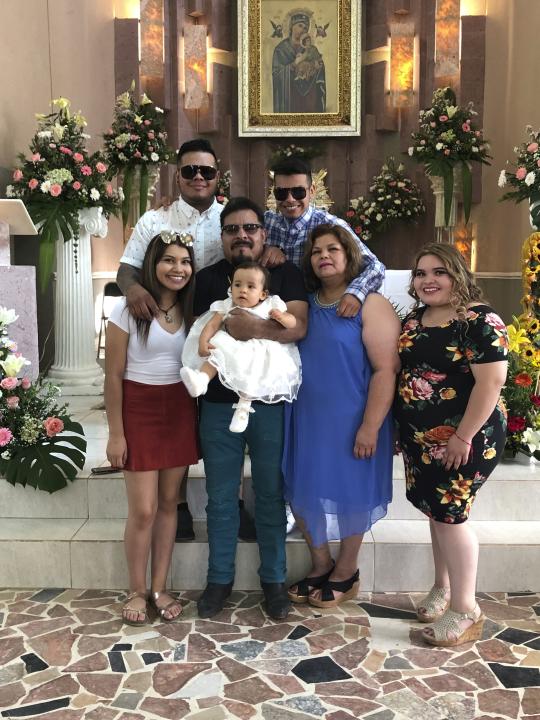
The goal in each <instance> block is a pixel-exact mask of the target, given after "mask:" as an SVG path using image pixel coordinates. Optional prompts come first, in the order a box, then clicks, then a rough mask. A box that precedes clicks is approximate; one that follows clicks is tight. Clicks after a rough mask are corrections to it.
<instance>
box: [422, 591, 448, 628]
mask: <svg viewBox="0 0 540 720" xmlns="http://www.w3.org/2000/svg"><path fill="white" fill-rule="evenodd" d="M449 598H450V589H449V588H440V587H436V586H435V585H434V586H433V587H432V588H431V590H430V591H429V592H428V594H427V595H426V597H424V598H422V600H420V602H419V603H418V606H417V608H416V617H417V618H418V622H421V623H432V622H435V620H437V618H440V617H441V615H444V613H445V612H446V610H447V609H448V606H449V604H450V600H449ZM422 611H423V612H422Z"/></svg>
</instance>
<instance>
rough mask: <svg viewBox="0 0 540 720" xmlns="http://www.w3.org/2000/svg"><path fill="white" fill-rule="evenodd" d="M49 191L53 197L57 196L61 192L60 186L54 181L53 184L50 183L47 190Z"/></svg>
mask: <svg viewBox="0 0 540 720" xmlns="http://www.w3.org/2000/svg"><path fill="white" fill-rule="evenodd" d="M49 192H50V193H51V195H52V196H53V197H58V196H59V195H60V193H61V192H62V186H61V185H59V184H58V183H54V185H51V189H50V190H49Z"/></svg>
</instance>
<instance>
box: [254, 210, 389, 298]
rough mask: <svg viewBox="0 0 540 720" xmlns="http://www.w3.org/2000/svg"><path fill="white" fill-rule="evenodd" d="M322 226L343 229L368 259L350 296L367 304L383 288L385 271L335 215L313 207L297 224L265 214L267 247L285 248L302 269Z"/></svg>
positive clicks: (365, 260)
mask: <svg viewBox="0 0 540 720" xmlns="http://www.w3.org/2000/svg"><path fill="white" fill-rule="evenodd" d="M322 223H331V224H332V225H340V226H341V227H342V228H345V230H347V232H348V233H349V234H350V235H351V236H352V237H353V238H354V239H355V240H356V242H357V243H358V247H359V248H360V251H361V253H362V256H363V258H364V269H363V270H362V274H361V275H359V276H358V277H357V278H355V279H354V280H353V281H352V282H351V284H350V285H349V287H348V288H347V292H348V293H350V294H351V295H354V296H355V297H357V298H358V299H359V300H360V302H364V300H365V299H366V296H367V295H368V294H369V293H370V292H377V290H379V288H380V287H381V285H382V283H383V280H384V271H385V267H384V265H383V264H382V262H380V260H378V259H377V258H376V257H375V255H374V254H373V253H372V252H371V250H369V249H368V248H367V247H366V246H365V245H364V243H363V242H362V241H361V240H360V238H359V237H358V236H357V235H355V233H354V232H353V231H352V229H351V227H350V226H349V225H348V224H347V223H346V222H345V221H344V220H342V219H341V218H338V217H336V216H335V215H332V214H331V213H329V212H327V211H326V210H320V209H319V208H316V207H313V205H310V206H309V208H308V209H307V210H306V212H305V213H304V214H303V215H302V216H301V217H299V218H297V219H296V220H294V221H293V222H290V221H289V220H287V219H286V218H285V217H284V216H283V215H282V214H281V213H276V212H272V211H271V210H267V211H266V212H265V214H264V227H265V228H266V232H267V238H266V243H267V245H274V246H277V247H279V248H281V249H282V250H283V252H284V253H285V257H286V258H287V260H290V261H291V262H293V263H294V264H295V265H297V266H298V267H300V266H301V264H302V256H303V255H304V245H305V244H306V240H307V237H308V234H309V233H310V232H311V231H312V230H313V229H314V228H315V227H317V225H322Z"/></svg>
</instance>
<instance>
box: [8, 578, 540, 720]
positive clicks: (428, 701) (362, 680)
mask: <svg viewBox="0 0 540 720" xmlns="http://www.w3.org/2000/svg"><path fill="white" fill-rule="evenodd" d="M197 595H198V593H196V592H184V593H182V594H181V598H182V604H183V605H184V614H183V618H182V620H181V621H177V622H174V623H170V624H158V622H157V620H155V619H154V622H153V624H150V625H148V626H146V627H144V628H132V627H127V626H123V625H122V623H121V622H120V621H119V620H118V615H119V609H120V607H121V600H122V597H123V594H122V593H119V592H114V591H95V590H86V591H84V590H61V589H45V590H40V591H36V590H24V591H21V590H3V591H0V627H1V629H0V715H1V716H2V717H5V718H19V717H30V718H47V719H49V720H77V719H78V718H89V720H90V719H91V720H139V719H141V718H175V719H176V718H186V719H187V718H189V719H190V720H191V719H193V720H195V719H197V720H220V719H221V718H240V719H241V720H244V719H246V720H247V719H248V718H254V719H255V718H265V720H308V719H309V720H316V719H321V720H352V719H353V718H370V720H404V719H405V718H407V719H408V720H419V719H422V720H448V719H451V720H473V719H474V720H488V718H498V719H499V720H501V719H502V718H505V719H506V718H520V719H521V718H523V719H525V718H526V719H527V720H540V593H538V594H534V593H515V594H512V593H508V594H506V593H493V594H490V595H487V594H481V595H480V596H479V601H480V604H481V606H482V608H483V610H484V612H485V614H486V615H487V616H488V617H489V620H488V621H487V622H486V624H485V627H484V637H483V639H482V640H481V641H479V642H477V643H475V644H473V643H469V644H468V645H463V646H461V647H459V648H457V649H456V650H448V649H444V650H443V649H436V648H428V647H426V646H423V644H422V642H421V640H420V638H419V632H420V629H421V627H422V626H420V625H419V624H418V623H417V622H416V621H415V616H414V613H413V608H414V602H415V600H417V599H418V597H419V596H418V595H414V594H407V593H400V594H391V593H386V594H375V593H373V594H371V593H363V594H360V595H359V596H358V599H357V600H356V601H349V602H348V603H345V604H344V605H342V606H341V607H340V608H337V609H333V610H326V611H325V610H323V611H318V610H316V608H311V607H309V606H296V607H295V608H294V609H293V612H292V613H291V614H290V615H289V617H288V618H287V620H286V621H283V622H280V623H276V622H273V621H270V620H268V619H267V618H266V617H265V615H264V614H263V612H262V610H261V608H260V605H259V603H260V600H261V596H260V594H259V593H255V592H250V593H245V592H235V593H234V594H233V595H232V596H231V601H230V602H229V603H228V604H227V607H226V609H224V610H223V612H221V613H220V615H218V616H216V617H215V618H213V619H212V620H211V621H208V620H199V619H198V618H197V615H196V607H195V603H194V602H193V600H194V599H195V598H196V597H197Z"/></svg>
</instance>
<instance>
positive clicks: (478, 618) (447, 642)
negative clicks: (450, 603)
mask: <svg viewBox="0 0 540 720" xmlns="http://www.w3.org/2000/svg"><path fill="white" fill-rule="evenodd" d="M460 620H472V621H473V624H472V625H469V627H466V628H465V630H462V629H461V628H460V626H459V622H460ZM484 620H485V617H484V615H483V613H482V610H481V609H480V607H479V606H478V605H476V607H475V608H474V610H472V611H471V612H467V613H458V612H454V611H453V610H450V609H448V610H447V611H446V612H445V613H444V615H442V616H441V617H440V618H439V619H438V620H437V621H436V622H434V623H433V625H432V626H431V629H432V630H433V635H431V634H429V633H428V632H427V631H428V629H429V628H426V629H425V630H424V631H423V632H422V639H423V640H425V642H427V643H429V644H430V645H436V646H437V647H454V645H463V643H466V642H473V641H475V640H480V638H481V637H482V629H483V627H484ZM450 634H451V635H452V636H453V637H449V635H450Z"/></svg>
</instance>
